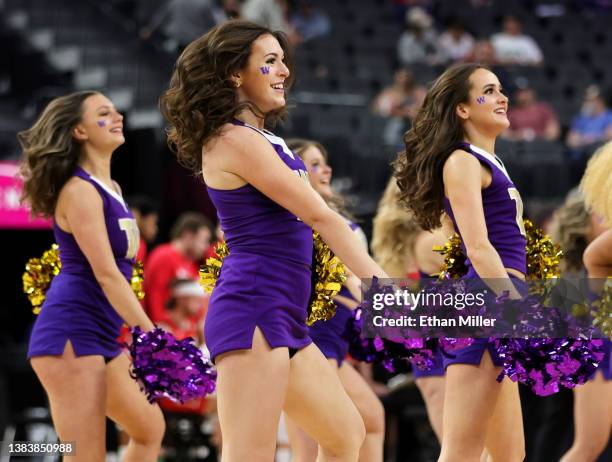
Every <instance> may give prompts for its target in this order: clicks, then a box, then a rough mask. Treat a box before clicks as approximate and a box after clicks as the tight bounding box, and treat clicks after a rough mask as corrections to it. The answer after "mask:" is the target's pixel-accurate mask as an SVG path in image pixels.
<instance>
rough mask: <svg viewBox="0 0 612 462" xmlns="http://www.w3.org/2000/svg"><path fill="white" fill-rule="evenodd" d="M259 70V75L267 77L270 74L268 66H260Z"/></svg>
mask: <svg viewBox="0 0 612 462" xmlns="http://www.w3.org/2000/svg"><path fill="white" fill-rule="evenodd" d="M259 70H260V71H261V73H262V74H263V75H267V74H269V73H270V67H269V66H262V67H260V68H259Z"/></svg>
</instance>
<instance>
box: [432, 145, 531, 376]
mask: <svg viewBox="0 0 612 462" xmlns="http://www.w3.org/2000/svg"><path fill="white" fill-rule="evenodd" d="M458 148H459V149H462V150H464V151H466V152H468V153H470V154H472V155H473V156H474V157H475V158H476V159H478V161H479V162H480V163H481V164H482V165H484V166H485V167H487V169H488V170H489V171H490V172H491V184H490V185H489V186H488V187H487V188H485V189H483V190H482V205H483V209H484V216H485V222H486V225H487V233H488V238H489V241H490V242H491V244H492V245H493V247H494V248H495V250H496V251H497V253H498V254H499V256H500V258H501V260H502V263H503V265H504V267H505V268H513V269H515V270H518V271H520V272H521V273H523V274H525V273H526V272H527V256H526V251H525V244H526V242H527V240H526V237H525V228H524V226H523V202H522V200H521V196H520V194H519V192H518V190H517V189H516V187H515V186H514V183H513V182H512V180H511V179H510V176H509V175H508V172H507V171H506V168H505V167H504V165H503V163H502V162H501V160H500V159H499V158H498V157H496V156H495V155H493V154H491V153H489V152H487V151H485V150H483V149H480V148H478V147H476V146H474V145H471V144H468V143H461V144H460V145H459V146H458ZM444 205H445V209H446V213H447V214H448V216H449V217H450V218H451V219H452V220H453V224H454V226H455V230H456V231H457V232H458V233H459V228H458V226H457V222H456V221H455V217H454V215H453V210H452V208H451V205H450V202H449V200H448V199H447V198H444ZM459 234H460V233H459ZM461 247H462V249H463V252H464V254H465V255H467V252H466V249H465V245H464V244H463V240H462V243H461ZM465 264H466V266H467V268H468V272H467V274H466V275H465V276H464V277H465V278H468V279H469V278H472V279H474V278H479V276H478V274H477V273H476V271H475V270H474V267H473V266H472V264H471V262H470V260H469V259H466V261H465ZM510 278H511V279H513V282H514V284H515V285H517V283H518V285H519V286H524V284H521V282H522V281H521V280H520V279H518V278H516V277H515V276H513V275H510ZM517 289H519V291H521V290H524V289H525V288H524V287H517ZM485 350H488V351H489V354H490V355H491V358H492V360H493V364H495V365H496V366H501V365H502V361H501V358H499V356H498V355H497V353H496V351H495V349H494V348H493V345H492V344H490V343H489V342H488V340H487V339H476V340H475V342H474V343H473V344H472V345H470V346H469V347H466V348H462V349H460V350H457V351H455V352H453V356H454V357H452V358H450V357H445V358H444V365H445V367H447V366H448V365H449V364H455V363H460V364H480V360H481V359H482V355H483V353H484V351H485Z"/></svg>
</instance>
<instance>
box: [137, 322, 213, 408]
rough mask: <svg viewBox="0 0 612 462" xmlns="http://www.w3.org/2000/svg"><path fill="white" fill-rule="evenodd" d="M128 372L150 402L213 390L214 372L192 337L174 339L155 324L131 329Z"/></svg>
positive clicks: (197, 395)
mask: <svg viewBox="0 0 612 462" xmlns="http://www.w3.org/2000/svg"><path fill="white" fill-rule="evenodd" d="M130 331H131V333H132V344H131V345H129V350H130V356H131V357H132V367H131V371H130V374H131V376H132V378H134V379H135V380H136V381H138V383H139V385H140V388H141V389H142V390H143V391H144V392H145V394H146V395H147V399H148V400H149V402H151V403H153V402H155V401H157V400H158V399H159V398H162V397H167V398H170V399H173V400H175V401H179V402H181V403H183V402H185V401H189V400H192V399H195V398H201V397H203V396H205V395H207V394H209V393H212V392H213V391H214V390H215V383H216V379H217V372H216V371H215V370H214V368H213V366H212V364H211V363H210V361H209V360H207V359H205V358H204V356H203V355H202V352H201V351H200V349H199V348H198V347H197V346H195V345H194V343H193V339H192V338H186V339H184V340H177V339H176V337H174V335H172V334H171V333H170V332H166V331H165V330H163V329H160V328H159V327H158V328H155V329H154V330H152V331H150V332H143V331H142V329H140V327H134V328H131V329H130Z"/></svg>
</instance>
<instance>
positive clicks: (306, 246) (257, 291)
mask: <svg viewBox="0 0 612 462" xmlns="http://www.w3.org/2000/svg"><path fill="white" fill-rule="evenodd" d="M233 123H234V124H235V125H242V126H244V127H248V128H249V129H252V130H255V131H256V132H258V133H260V134H261V135H262V136H264V137H265V138H266V139H267V140H268V141H269V142H270V143H271V144H272V147H273V148H274V150H275V151H276V153H277V154H278V156H279V157H280V158H281V159H282V161H283V162H284V163H285V164H286V165H287V166H288V167H289V168H290V169H291V170H293V171H294V172H295V173H296V174H297V175H299V176H300V177H302V178H303V179H304V181H308V176H307V174H306V166H305V165H304V163H303V162H302V160H301V159H300V158H299V157H298V156H296V155H295V154H293V153H292V152H291V150H289V148H288V147H287V145H286V144H285V142H284V140H283V139H282V138H279V137H277V136H274V135H273V134H271V133H270V132H268V131H265V130H259V129H257V128H255V127H252V126H250V125H248V124H245V123H243V122H240V121H237V120H235V121H233ZM207 188H208V193H209V196H210V198H211V200H212V202H213V204H214V205H215V207H216V208H217V214H218V216H219V221H220V223H221V228H222V229H223V231H224V233H225V240H226V242H227V246H228V248H229V251H230V253H229V255H228V256H227V257H225V259H224V260H223V266H222V268H221V274H220V276H219V279H218V280H217V283H216V286H215V288H214V290H213V292H212V295H211V298H210V302H209V306H208V313H207V314H206V323H205V328H204V331H205V337H206V345H207V347H208V349H209V350H210V354H211V358H213V360H214V358H215V357H217V356H218V355H220V354H222V353H226V352H229V351H234V350H243V349H250V348H251V346H252V341H253V333H254V331H255V327H259V329H260V330H261V332H262V334H263V335H264V337H265V339H266V341H267V342H268V344H269V345H270V346H271V347H272V348H278V347H288V348H289V351H290V354H291V352H294V351H296V350H299V349H301V348H304V347H305V346H307V345H308V344H310V343H311V339H310V337H309V335H308V327H307V326H306V317H307V306H308V301H309V299H310V288H311V263H312V229H311V228H310V227H308V226H307V225H306V224H304V223H303V222H302V221H300V220H299V219H298V218H297V217H296V216H295V215H293V214H292V213H291V212H289V211H288V210H286V209H284V208H283V207H281V206H280V205H278V204H277V203H276V202H274V201H273V200H271V199H270V198H268V197H267V196H265V195H264V194H262V193H261V192H259V191H258V190H257V189H256V188H255V187H253V186H252V185H250V184H248V183H247V184H245V185H244V186H241V187H240V188H236V189H229V190H220V189H215V188H211V187H210V186H208V187H207Z"/></svg>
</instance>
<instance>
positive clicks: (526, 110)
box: [503, 79, 561, 141]
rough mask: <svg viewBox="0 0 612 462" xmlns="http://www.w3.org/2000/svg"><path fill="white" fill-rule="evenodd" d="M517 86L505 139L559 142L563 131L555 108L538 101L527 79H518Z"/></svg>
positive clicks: (509, 112) (509, 111) (504, 134)
mask: <svg viewBox="0 0 612 462" xmlns="http://www.w3.org/2000/svg"><path fill="white" fill-rule="evenodd" d="M516 84H517V89H516V91H515V92H514V101H513V105H512V106H510V108H509V109H508V120H509V121H510V128H508V129H507V130H506V131H505V132H504V133H503V137H504V138H506V139H510V140H516V141H532V140H534V139H536V138H538V139H544V140H548V141H555V140H558V139H559V134H560V133H561V129H560V126H559V120H558V119H557V115H556V114H555V111H554V110H553V108H552V107H551V106H550V105H549V104H547V103H544V102H542V101H538V98H537V96H536V93H535V91H534V90H533V89H532V88H531V87H529V84H528V83H527V81H526V80H525V79H517V83H516Z"/></svg>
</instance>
